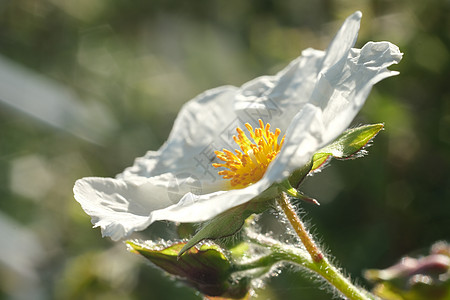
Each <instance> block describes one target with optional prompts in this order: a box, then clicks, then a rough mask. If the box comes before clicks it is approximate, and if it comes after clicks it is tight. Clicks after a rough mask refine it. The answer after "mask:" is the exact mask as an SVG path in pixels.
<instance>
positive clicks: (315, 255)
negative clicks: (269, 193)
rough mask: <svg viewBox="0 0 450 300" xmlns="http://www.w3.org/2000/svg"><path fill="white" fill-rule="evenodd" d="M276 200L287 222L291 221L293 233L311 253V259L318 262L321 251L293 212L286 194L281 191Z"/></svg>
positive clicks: (321, 256)
mask: <svg viewBox="0 0 450 300" xmlns="http://www.w3.org/2000/svg"><path fill="white" fill-rule="evenodd" d="M277 201H278V204H279V205H280V206H281V209H282V210H283V212H284V214H285V215H286V217H287V219H288V220H289V223H291V226H292V228H293V229H294V230H295V233H297V236H298V237H299V238H300V240H301V242H302V243H303V245H304V246H305V248H306V251H308V253H309V254H310V255H311V258H312V259H313V261H315V262H320V261H321V260H323V258H324V257H323V254H322V252H321V251H320V249H319V247H317V245H316V243H315V242H314V240H313V239H312V238H311V236H310V235H309V233H308V232H307V231H306V228H305V226H304V225H303V222H302V221H301V220H300V218H299V217H298V216H297V214H296V213H295V210H294V207H293V206H292V204H291V203H290V202H289V199H288V197H287V196H286V194H285V193H281V196H280V197H279V198H278V199H277Z"/></svg>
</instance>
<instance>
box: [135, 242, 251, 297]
mask: <svg viewBox="0 0 450 300" xmlns="http://www.w3.org/2000/svg"><path fill="white" fill-rule="evenodd" d="M127 244H128V246H129V248H130V251H131V252H134V253H138V254H141V255H142V256H144V257H145V258H146V259H148V260H149V261H150V262H152V263H153V264H154V265H156V266H158V267H159V268H161V269H163V270H164V271H166V272H167V273H169V274H171V275H173V276H175V277H177V279H179V280H181V281H183V282H185V283H186V284H187V285H189V286H191V287H193V288H195V289H197V290H198V291H200V292H201V293H203V294H205V295H206V296H213V297H226V298H228V299H242V298H243V297H245V296H246V294H247V293H248V291H249V288H250V285H249V284H250V280H246V279H245V278H240V280H234V279H233V278H232V276H231V275H232V269H233V267H232V262H231V261H230V260H229V259H228V257H227V256H226V255H225V254H224V253H223V251H222V250H221V249H220V247H219V246H217V245H215V244H203V245H201V246H195V247H192V248H190V249H189V250H188V251H186V252H185V253H184V254H183V255H181V256H180V257H178V253H179V252H180V250H181V249H182V248H183V246H184V245H185V243H175V244H172V245H169V246H167V245H157V244H152V243H139V242H135V241H133V242H132V241H128V242H127Z"/></svg>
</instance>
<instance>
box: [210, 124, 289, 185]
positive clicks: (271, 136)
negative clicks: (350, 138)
mask: <svg viewBox="0 0 450 300" xmlns="http://www.w3.org/2000/svg"><path fill="white" fill-rule="evenodd" d="M259 126H260V127H259V128H256V129H254V130H253V127H252V126H251V125H250V124H248V123H247V124H245V127H246V128H247V130H248V131H249V133H250V137H251V138H252V140H253V142H252V141H251V140H250V139H249V138H248V137H247V135H246V134H245V133H244V131H243V130H242V129H241V128H239V127H238V128H236V131H237V133H238V135H237V136H233V139H234V141H235V142H236V144H238V146H239V147H240V148H241V150H234V152H235V153H233V152H231V151H229V150H227V149H223V151H215V152H214V153H215V154H216V156H217V158H218V159H220V160H222V161H223V163H213V164H212V165H213V167H215V168H225V169H226V170H222V171H219V172H218V173H219V175H221V176H222V177H223V178H224V179H231V181H230V184H231V187H232V188H233V189H240V188H244V187H246V186H249V185H250V184H252V183H255V182H257V181H258V180H260V179H261V178H262V177H263V176H264V173H265V172H266V170H267V167H268V166H269V164H270V163H271V162H272V160H274V159H275V157H276V156H277V154H278V153H279V152H280V150H281V147H282V146H283V142H284V138H285V137H284V136H283V138H282V139H281V141H280V143H278V137H279V135H280V133H281V130H280V129H278V128H277V129H276V130H275V132H274V133H273V132H271V131H270V124H269V123H267V124H266V125H264V123H263V121H261V120H259Z"/></svg>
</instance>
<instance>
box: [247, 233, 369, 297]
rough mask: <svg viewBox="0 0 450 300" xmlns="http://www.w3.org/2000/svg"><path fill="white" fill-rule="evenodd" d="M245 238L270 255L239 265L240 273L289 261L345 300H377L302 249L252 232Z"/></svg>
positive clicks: (325, 262)
mask: <svg viewBox="0 0 450 300" xmlns="http://www.w3.org/2000/svg"><path fill="white" fill-rule="evenodd" d="M247 236H248V238H249V239H250V241H251V242H253V243H255V244H258V245H260V246H262V247H265V248H269V249H270V252H271V254H269V255H267V256H264V257H261V258H259V259H257V260H255V261H252V262H248V263H246V264H242V265H240V266H239V267H238V269H239V270H240V271H242V270H249V269H252V268H258V267H259V268H261V267H265V268H267V266H268V265H274V264H275V263H277V262H280V261H289V262H292V263H295V264H298V265H300V266H301V267H304V268H306V269H308V270H310V271H313V272H315V273H317V274H319V275H320V276H322V277H323V278H324V279H325V280H326V281H327V282H328V283H329V284H330V285H332V286H333V287H335V288H336V289H337V290H338V291H339V292H340V293H341V294H342V295H343V296H345V297H346V298H347V299H352V300H353V299H354V300H370V299H377V298H376V297H375V296H374V295H372V294H370V293H369V292H367V291H365V290H363V289H361V288H359V287H357V286H355V285H353V284H352V283H351V281H350V280H349V279H348V278H346V277H345V276H344V275H343V274H341V272H340V271H339V270H338V269H337V268H336V267H334V266H333V265H332V264H331V263H330V262H329V261H328V259H326V258H325V257H323V258H322V259H321V260H320V261H318V262H316V261H314V260H313V259H312V258H311V256H310V255H309V254H308V252H306V251H305V250H303V249H299V248H296V247H293V246H290V245H286V244H282V243H280V242H278V241H276V240H274V239H271V238H267V237H265V236H262V235H257V234H255V233H253V232H247Z"/></svg>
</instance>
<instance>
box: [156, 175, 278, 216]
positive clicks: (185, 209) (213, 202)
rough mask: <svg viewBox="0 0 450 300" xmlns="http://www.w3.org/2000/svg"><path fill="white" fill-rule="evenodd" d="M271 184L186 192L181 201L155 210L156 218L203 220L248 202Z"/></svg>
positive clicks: (259, 183) (264, 183) (261, 182)
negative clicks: (204, 193) (194, 192)
mask: <svg viewBox="0 0 450 300" xmlns="http://www.w3.org/2000/svg"><path fill="white" fill-rule="evenodd" d="M270 185H271V182H269V181H268V180H266V179H264V180H260V181H258V182H257V183H255V184H253V185H250V186H248V187H246V188H243V189H239V190H229V191H219V192H216V193H211V194H206V195H194V194H192V193H188V194H186V195H185V196H184V197H183V198H182V199H181V200H180V202H179V203H177V204H175V205H172V206H170V207H167V208H164V209H161V210H157V211H154V212H153V213H152V217H153V218H154V220H169V221H174V222H203V221H206V220H209V219H211V218H213V217H215V216H217V215H218V214H220V213H222V212H224V211H226V210H228V209H230V208H232V207H235V206H238V205H240V204H243V203H246V202H248V201H250V200H251V199H253V198H255V197H256V196H258V195H259V194H261V193H262V192H263V191H264V190H266V189H267V188H268V187H269V186H270Z"/></svg>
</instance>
